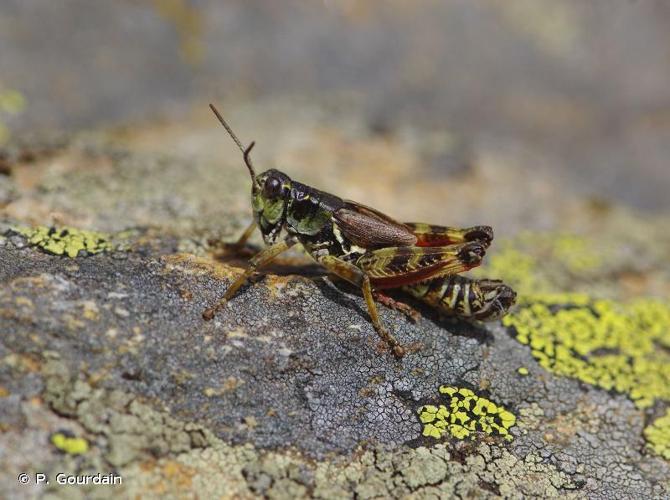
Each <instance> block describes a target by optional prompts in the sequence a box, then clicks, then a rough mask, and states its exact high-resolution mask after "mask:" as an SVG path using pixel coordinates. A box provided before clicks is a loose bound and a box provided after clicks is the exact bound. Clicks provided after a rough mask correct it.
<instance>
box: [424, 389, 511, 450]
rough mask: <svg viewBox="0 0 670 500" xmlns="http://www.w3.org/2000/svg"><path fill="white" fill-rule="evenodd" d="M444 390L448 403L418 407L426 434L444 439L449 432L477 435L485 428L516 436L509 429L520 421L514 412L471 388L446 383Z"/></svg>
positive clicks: (462, 435)
mask: <svg viewBox="0 0 670 500" xmlns="http://www.w3.org/2000/svg"><path fill="white" fill-rule="evenodd" d="M440 393H441V394H443V395H445V399H446V400H445V404H441V405H439V406H435V405H425V406H422V407H421V408H419V409H418V413H419V419H420V420H421V423H422V424H423V435H424V436H426V437H432V438H435V439H440V438H442V437H443V436H445V435H447V434H448V435H450V436H452V437H455V438H457V439H465V438H467V437H470V438H471V439H474V438H475V437H476V435H477V434H476V433H477V432H484V433H486V434H492V435H497V436H503V437H504V438H505V439H506V440H508V441H511V440H512V435H511V434H510V433H509V429H510V428H511V427H512V426H513V425H514V424H515V423H516V416H515V415H514V414H513V413H511V412H509V411H507V410H506V409H505V408H503V407H502V406H499V405H497V404H495V403H494V402H493V401H490V400H488V399H486V398H484V397H481V396H477V395H476V394H475V393H474V392H473V391H471V390H470V389H466V388H458V387H452V386H447V385H443V386H440Z"/></svg>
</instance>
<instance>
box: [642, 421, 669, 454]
mask: <svg viewBox="0 0 670 500" xmlns="http://www.w3.org/2000/svg"><path fill="white" fill-rule="evenodd" d="M644 437H645V438H646V439H647V446H648V447H649V448H650V449H651V450H653V451H654V453H656V454H657V455H660V456H661V457H663V458H665V459H666V460H670V409H668V410H666V412H665V415H663V416H662V417H659V418H657V419H656V420H655V421H654V423H653V424H651V425H649V426H647V427H646V428H645V429H644Z"/></svg>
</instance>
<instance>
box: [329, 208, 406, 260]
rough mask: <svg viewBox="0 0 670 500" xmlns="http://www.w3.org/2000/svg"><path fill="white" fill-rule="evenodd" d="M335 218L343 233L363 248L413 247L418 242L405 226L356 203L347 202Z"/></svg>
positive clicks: (334, 214) (336, 212) (335, 214)
mask: <svg viewBox="0 0 670 500" xmlns="http://www.w3.org/2000/svg"><path fill="white" fill-rule="evenodd" d="M333 218H334V219H335V222H336V223H337V225H338V227H339V228H340V230H341V231H342V233H343V234H344V235H345V236H346V237H347V238H349V239H350V240H351V241H352V242H353V243H354V244H355V245H358V246H360V247H363V248H382V247H389V246H392V247H404V246H412V245H414V244H415V243H416V241H417V238H416V236H415V235H414V234H413V233H412V231H411V230H410V229H409V228H408V227H407V226H405V225H404V224H402V223H400V222H398V221H395V220H393V219H392V218H391V217H389V216H388V215H385V214H383V213H381V212H378V211H377V210H375V209H374V208H370V207H366V206H365V205H361V204H359V203H356V202H354V201H345V203H344V207H342V208H340V209H339V210H336V211H335V212H334V213H333Z"/></svg>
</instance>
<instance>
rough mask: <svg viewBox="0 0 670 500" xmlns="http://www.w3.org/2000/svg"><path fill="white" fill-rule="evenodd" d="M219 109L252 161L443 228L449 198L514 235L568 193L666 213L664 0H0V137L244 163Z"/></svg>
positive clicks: (547, 217)
mask: <svg viewBox="0 0 670 500" xmlns="http://www.w3.org/2000/svg"><path fill="white" fill-rule="evenodd" d="M210 101H214V102H217V103H219V104H220V106H221V108H222V109H223V110H224V114H225V115H226V116H227V117H228V119H229V121H230V122H231V123H232V124H233V126H234V128H236V129H237V130H238V134H239V135H240V136H242V138H243V140H245V141H248V140H250V139H252V138H256V139H259V147H258V148H257V151H258V152H257V154H258V155H259V158H260V160H258V161H259V162H260V163H266V164H268V166H275V165H276V164H277V162H279V161H282V164H281V165H278V166H281V167H284V168H285V169H286V170H287V172H289V173H291V172H293V173H298V172H299V173H300V174H301V176H302V177H300V176H297V175H296V176H297V177H298V178H300V179H302V180H305V181H309V182H314V183H316V184H317V185H318V186H319V187H322V188H324V189H327V190H331V191H334V192H338V191H337V189H340V190H344V193H341V192H340V194H346V195H350V196H352V197H355V198H357V199H359V200H360V201H365V202H367V203H369V204H372V205H374V204H375V203H376V204H377V205H381V206H380V207H379V208H382V209H385V210H389V211H390V212H392V213H394V214H396V215H398V214H399V213H400V214H401V215H403V216H406V217H421V218H423V219H424V220H425V219H428V220H430V221H432V222H444V223H448V220H445V219H448V218H449V217H447V216H445V215H438V214H437V213H436V211H439V209H438V208H437V207H435V203H439V202H441V201H442V200H443V197H446V198H448V199H449V200H448V202H447V201H445V203H446V206H448V207H451V208H450V210H453V211H455V212H454V213H456V214H457V216H456V217H454V218H457V219H464V220H468V222H470V220H469V219H470V218H471V217H468V216H467V215H463V214H466V213H467V212H468V210H472V209H476V208H475V207H484V208H483V209H482V211H486V210H488V213H491V212H492V211H494V212H496V213H493V214H491V215H490V217H489V218H490V219H492V220H493V222H495V223H498V224H500V225H502V226H503V227H504V226H505V219H506V218H508V217H511V218H513V219H514V221H515V222H514V227H513V228H510V231H511V230H516V229H519V228H522V227H524V225H530V226H533V227H539V228H542V227H551V226H552V225H555V224H556V221H555V220H554V219H552V215H551V209H548V210H546V212H548V213H547V214H544V215H541V216H540V215H538V214H537V212H538V210H540V208H539V207H545V208H546V207H551V203H552V202H551V200H552V199H557V200H558V199H560V200H564V199H565V198H566V197H568V198H570V197H579V198H580V199H582V200H587V202H588V206H590V207H591V208H593V207H596V208H598V209H601V208H602V207H607V206H609V205H611V204H617V205H625V206H628V207H630V208H632V209H634V210H636V211H641V212H642V213H663V212H668V211H670V196H668V192H669V191H670V165H669V160H670V2H668V1H667V0H638V1H635V0H588V1H585V0H565V1H555V0H506V1H504V2H501V1H499V0H478V1H472V0H448V1H445V0H434V1H433V0H421V1H414V2H410V1H402V0H387V1H384V2H375V1H370V0H319V1H311V2H306V1H300V0H282V1H261V0H228V1H215V0H154V1H140V0H116V1H113V2H112V1H107V2H91V1H89V0H59V1H58V2H54V1H46V0H3V1H2V2H1V3H0V140H1V141H4V142H7V141H10V140H11V139H12V138H13V139H17V138H21V137H24V136H27V135H30V134H34V133H43V132H44V133H46V132H54V131H58V132H63V131H82V130H84V131H86V130H92V129H105V130H114V131H116V134H117V135H116V137H117V139H118V140H119V141H120V142H123V141H126V144H127V145H128V144H129V145H131V146H132V147H144V148H145V149H147V148H148V149H152V150H155V151H168V152H169V151H171V150H176V149H177V146H176V144H181V145H182V146H183V145H184V141H185V140H186V139H185V138H186V137H191V138H193V137H195V136H196V135H197V134H212V135H211V136H208V137H211V138H212V144H213V145H214V147H217V146H216V145H219V146H220V147H221V148H225V151H227V152H229V153H230V154H233V152H234V148H233V146H232V145H230V144H229V142H230V141H228V140H227V139H226V138H225V137H224V136H223V131H222V130H220V129H218V128H216V127H217V125H216V124H215V122H213V119H212V117H211V115H210V114H209V111H208V110H207V107H206V104H207V103H208V102H210ZM214 134H216V135H214ZM214 138H216V141H214ZM361 141H363V142H361ZM207 144H208V145H207V147H208V148H209V147H210V146H211V144H209V143H207ZM200 146H203V144H201V143H198V142H197V141H196V142H193V143H191V149H190V150H189V149H188V148H185V149H184V148H182V149H181V150H180V152H181V153H184V154H189V152H191V153H193V154H194V155H195V154H197V153H198V151H199V150H200V149H201V147H200ZM203 147H204V146H203ZM357 148H358V149H357ZM349 150H351V151H354V153H350V154H349V153H346V152H347V151H349ZM356 151H358V153H356ZM213 153H214V152H213ZM215 153H217V154H221V150H218V151H216V152H215ZM238 161H239V159H238V158H235V159H234V161H233V160H231V161H230V164H231V165H237V162H238ZM293 164H295V167H294V166H293ZM308 165H309V168H308V167H307V166H308ZM234 168H237V166H236V167H234ZM361 169H362V170H361ZM385 169H387V170H388V172H386V171H385ZM360 172H364V173H365V174H364V175H363V174H361V173H360ZM236 174H237V173H236ZM239 175H244V172H243V171H242V170H240V172H239ZM385 175H388V178H389V179H395V181H389V182H390V184H389V185H388V186H386V187H384V188H383V189H382V188H380V187H379V184H384V176H385ZM394 175H395V177H394ZM305 176H306V177H307V178H305ZM440 183H443V184H440ZM437 185H439V186H443V187H444V186H447V188H446V189H447V192H448V193H449V194H445V193H446V192H445V191H440V192H434V193H432V194H431V189H433V190H434V189H436V186H437ZM449 186H451V191H449V190H448V188H449ZM380 190H381V191H380ZM382 191H383V192H382ZM423 193H426V194H425V196H424V195H423ZM389 195H392V196H393V197H395V199H391V198H390V196H389ZM244 196H246V195H244ZM490 200H498V201H495V202H491V201H490ZM528 200H530V201H528ZM533 200H534V201H533ZM505 201H506V203H503V202H505ZM244 202H245V203H246V197H245V198H244ZM510 202H512V203H510ZM487 203H488V205H487ZM524 203H526V205H525V208H523V209H521V208H517V209H516V211H515V210H512V213H507V212H506V211H505V210H502V211H500V212H499V211H498V210H497V208H498V207H499V206H501V205H508V204H510V205H515V204H516V205H517V207H519V206H522V205H524ZM397 205H401V206H403V205H409V206H410V208H395V209H394V207H396V206H397ZM459 207H460V208H462V210H463V212H462V213H459V212H458V210H459ZM570 213H571V216H574V217H579V215H578V214H579V210H574V211H572V212H570ZM472 218H474V217H472ZM472 222H475V221H472ZM476 222H479V223H485V222H489V223H490V222H491V221H488V220H487V221H484V220H481V218H479V220H477V221H476Z"/></svg>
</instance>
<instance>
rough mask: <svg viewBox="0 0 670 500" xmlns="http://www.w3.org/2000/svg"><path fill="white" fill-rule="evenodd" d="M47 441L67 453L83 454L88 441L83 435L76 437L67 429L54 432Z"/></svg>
mask: <svg viewBox="0 0 670 500" xmlns="http://www.w3.org/2000/svg"><path fill="white" fill-rule="evenodd" d="M49 441H51V444H53V445H54V446H55V447H56V448H58V449H59V450H60V451H62V452H63V453H67V454H69V455H83V454H84V453H86V452H87V451H88V446H89V445H88V441H87V440H86V439H85V438H83V437H77V436H75V435H74V434H72V433H71V432H69V431H58V432H54V433H53V434H52V435H51V436H50V437H49Z"/></svg>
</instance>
